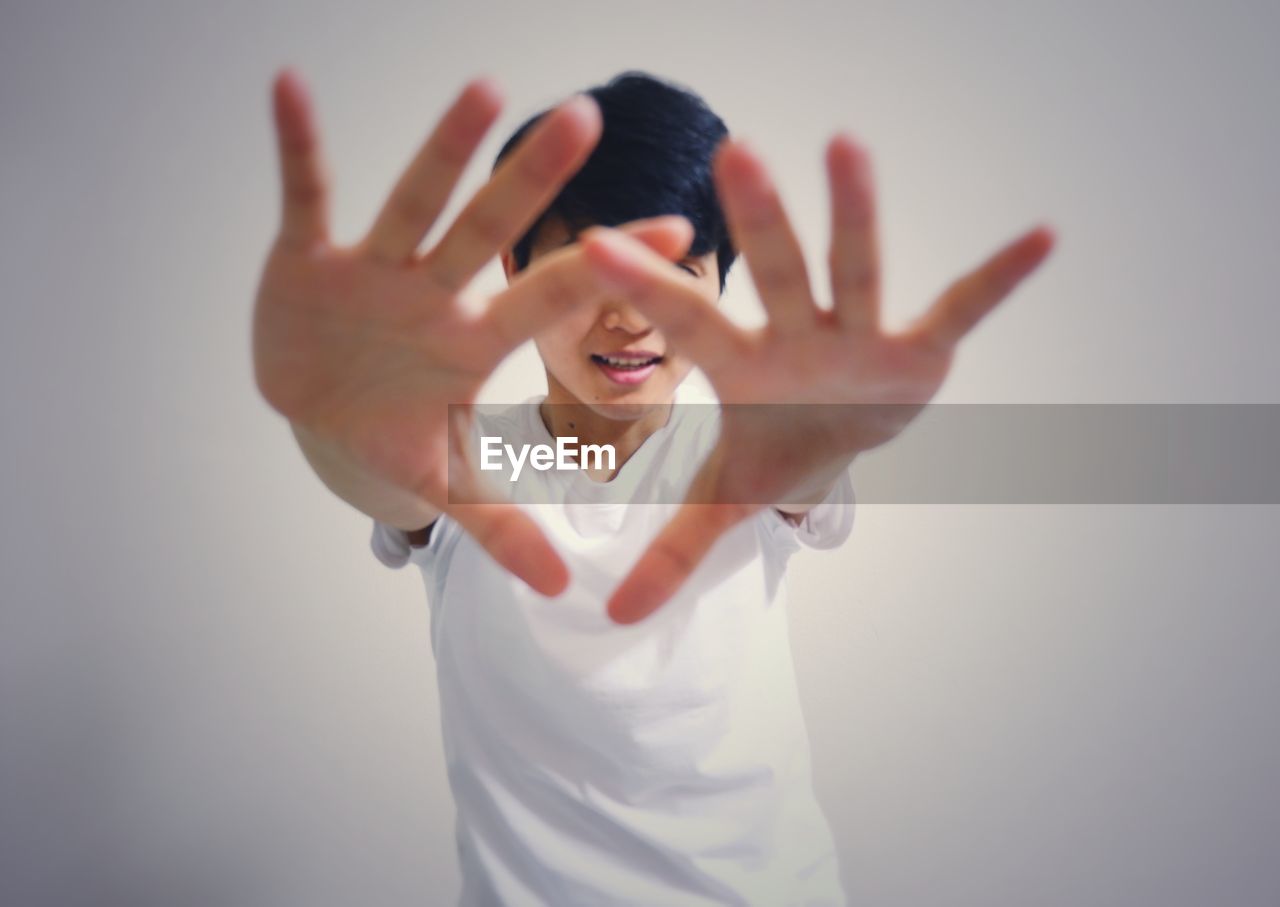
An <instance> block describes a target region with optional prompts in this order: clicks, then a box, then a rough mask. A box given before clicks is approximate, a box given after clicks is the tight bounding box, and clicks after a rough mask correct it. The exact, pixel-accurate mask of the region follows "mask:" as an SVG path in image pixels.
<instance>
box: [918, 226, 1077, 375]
mask: <svg viewBox="0 0 1280 907" xmlns="http://www.w3.org/2000/svg"><path fill="white" fill-rule="evenodd" d="M1053 244H1054V234H1053V231H1052V230H1050V229H1049V228H1048V227H1036V228H1034V229H1032V230H1029V231H1028V232H1027V233H1024V234H1023V235H1022V236H1021V237H1019V238H1018V239H1016V240H1014V241H1013V242H1011V243H1009V244H1008V245H1007V246H1005V247H1004V248H1003V249H1001V250H1000V251H998V252H997V253H996V254H995V255H993V256H991V257H990V258H989V259H987V261H986V262H984V263H983V264H982V265H981V266H980V267H978V268H977V269H975V270H974V271H971V272H970V273H969V274H966V275H965V276H964V277H961V278H960V279H959V280H957V281H956V282H955V283H953V284H952V285H951V286H950V287H948V288H947V290H946V292H944V293H943V294H942V296H941V297H939V299H938V301H937V302H935V303H934V304H933V306H932V307H930V309H929V310H928V311H927V312H925V314H924V315H922V316H921V317H920V318H918V319H916V321H915V322H913V324H912V325H911V326H910V327H908V329H907V330H906V331H905V332H904V333H905V334H906V335H907V336H908V337H910V338H913V339H914V340H916V341H917V342H919V343H923V344H925V345H927V346H930V347H933V348H935V349H938V350H941V351H944V352H949V351H950V350H952V349H954V347H955V346H956V344H957V343H959V342H960V339H961V338H962V337H964V335H965V334H967V333H969V331H970V330H972V329H973V327H974V325H976V324H977V323H978V322H979V321H981V320H982V318H983V317H984V316H985V315H986V314H987V313H988V312H990V311H991V310H992V309H994V308H995V307H996V305H998V304H999V303H1000V301H1001V300H1002V299H1004V298H1005V297H1006V296H1008V295H1009V293H1010V292H1012V291H1013V288H1014V287H1016V286H1017V285H1018V283H1019V282H1021V281H1022V279H1023V278H1025V277H1026V276H1027V275H1028V274H1030V273H1031V272H1032V271H1034V270H1035V269H1036V268H1037V267H1038V266H1039V265H1040V263H1041V262H1043V261H1044V260H1045V258H1046V257H1047V256H1048V255H1049V252H1050V251H1051V250H1052V249H1053Z"/></svg>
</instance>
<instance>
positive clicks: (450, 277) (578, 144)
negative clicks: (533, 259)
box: [425, 95, 603, 291]
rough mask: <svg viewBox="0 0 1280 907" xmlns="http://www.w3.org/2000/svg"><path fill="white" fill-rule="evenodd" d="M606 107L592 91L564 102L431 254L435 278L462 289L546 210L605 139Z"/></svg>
mask: <svg viewBox="0 0 1280 907" xmlns="http://www.w3.org/2000/svg"><path fill="white" fill-rule="evenodd" d="M602 128H603V127H602V121H601V116H600V108H599V107H597V106H596V103H595V101H594V100H592V99H591V97H590V96H588V95H578V96H576V97H574V98H572V99H571V100H569V101H566V102H565V103H564V104H561V105H560V106H559V107H558V108H556V109H555V110H554V111H552V112H551V113H549V114H547V116H546V117H545V118H544V119H543V120H541V121H540V122H539V123H538V124H537V125H536V126H535V127H534V128H533V130H532V131H531V133H530V134H529V135H528V136H527V137H526V138H525V139H523V140H522V141H521V143H520V147H518V148H516V149H515V151H513V152H512V153H511V156H510V157H508V158H506V159H505V160H503V162H502V163H501V164H500V165H499V166H498V169H497V171H496V172H495V173H494V175H493V177H492V178H491V179H490V180H489V182H487V183H486V184H485V185H484V186H483V187H482V188H481V189H480V191H479V192H477V193H476V195H475V197H474V198H472V199H471V201H470V203H468V205H467V206H466V208H465V209H463V211H462V213H461V214H460V215H459V216H458V219H457V220H456V221H455V222H454V223H453V225H452V226H451V227H450V228H449V230H448V231H447V232H446V233H445V235H444V236H443V237H442V238H441V239H440V242H439V243H438V244H437V245H436V246H435V248H433V249H432V250H431V251H430V252H428V253H427V255H426V256H425V263H426V267H427V269H428V271H429V272H430V273H431V275H432V277H433V278H435V280H436V281H437V282H438V283H440V284H441V285H443V286H445V287H448V288H449V289H451V290H455V291H456V290H460V289H461V288H462V287H463V286H465V285H466V284H467V282H468V281H470V280H471V278H472V277H474V276H475V275H476V273H477V272H478V271H479V270H480V269H481V268H482V267H483V266H484V265H485V263H486V262H488V261H489V260H490V259H492V258H493V257H494V256H496V255H497V254H498V253H499V252H500V251H501V250H502V249H503V248H504V247H506V246H508V245H510V244H511V243H512V242H514V241H515V240H516V239H517V238H518V237H519V236H520V234H521V233H522V232H524V231H525V230H526V229H528V227H529V225H530V224H531V223H533V221H534V220H535V219H536V218H537V216H538V215H539V214H541V213H542V211H543V209H544V208H546V206H547V205H548V204H549V203H550V202H551V200H552V199H553V198H555V195H556V193H557V192H559V191H560V188H561V187H562V186H563V185H564V184H565V183H566V182H568V180H569V178H570V177H571V176H572V175H573V174H574V173H575V172H576V171H577V169H578V168H579V167H580V166H582V163H583V161H585V160H586V159H587V155H588V154H590V152H591V149H592V148H593V147H595V144H596V142H597V141H598V140H599V138H600V131H601V129H602Z"/></svg>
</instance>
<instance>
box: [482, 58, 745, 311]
mask: <svg viewBox="0 0 1280 907" xmlns="http://www.w3.org/2000/svg"><path fill="white" fill-rule="evenodd" d="M584 93H585V94H588V95H590V96H591V97H592V98H593V99H594V100H595V102H596V103H597V104H598V105H599V107H600V113H601V115H602V119H603V121H604V128H603V131H602V134H601V136H600V141H599V143H598V144H597V145H596V146H595V148H594V149H592V151H591V154H590V155H589V156H588V158H587V160H586V162H585V163H584V164H583V165H582V167H581V168H580V169H579V170H578V172H577V173H575V174H574V175H573V177H572V178H571V179H570V180H569V181H568V183H566V184H565V185H564V187H563V188H562V189H561V190H560V193H559V194H558V195H557V196H556V197H555V199H554V200H553V201H552V202H551V204H550V205H548V206H547V208H546V210H545V211H543V212H542V213H541V214H540V215H539V216H538V219H537V220H536V221H534V223H533V224H532V225H531V226H530V227H529V229H528V230H527V231H526V232H525V234H524V235H523V236H521V237H520V239H519V240H517V241H516V243H515V245H514V246H513V247H512V254H513V256H514V258H515V265H516V270H523V269H524V268H525V267H527V266H528V264H529V257H530V255H531V253H532V250H533V243H534V239H535V238H536V237H537V235H538V230H539V229H540V228H541V227H542V225H543V224H544V223H546V221H547V220H549V219H551V218H552V217H559V218H560V219H562V220H563V221H564V223H565V225H566V226H567V227H568V228H569V230H570V232H571V233H576V232H577V231H578V230H582V229H585V228H586V227H589V226H593V225H596V224H599V225H601V226H606V227H616V226H618V225H619V224H623V223H626V222H627V221H632V220H638V219H640V218H645V217H656V216H658V215H661V214H680V215H683V216H684V217H686V218H687V219H688V220H689V222H690V223H691V224H692V225H693V231H694V238H693V243H692V245H691V246H690V247H689V255H691V256H700V255H706V254H707V253H708V252H711V251H713V250H714V251H715V252H716V253H717V256H716V257H717V260H718V265H719V268H720V291H721V292H722V293H723V292H724V283H725V277H726V276H727V275H728V273H729V267H730V265H732V264H733V261H734V259H735V258H736V257H737V254H738V253H737V250H736V249H735V248H734V247H733V241H732V239H731V238H730V236H729V227H728V225H727V224H726V223H725V219H724V212H723V211H722V210H721V209H720V202H719V200H718V199H717V198H716V191H715V184H714V182H713V180H712V176H711V159H712V157H713V155H714V154H715V150H716V147H717V146H718V145H719V144H720V142H721V140H722V139H723V138H724V137H725V136H726V135H728V132H729V131H728V129H727V128H726V127H725V124H724V121H722V120H721V119H720V117H719V116H717V115H716V114H715V112H714V111H712V110H711V108H710V107H708V106H707V104H706V102H705V101H703V100H702V98H700V97H699V96H698V95H696V94H694V93H693V92H692V91H690V90H689V89H687V88H685V87H683V86H680V85H676V84H673V83H671V82H666V81H663V80H662V79H658V78H655V77H654V76H651V75H649V74H648V73H645V72H640V71H638V70H629V71H627V72H624V73H621V74H620V75H617V76H615V77H614V78H613V79H611V80H610V81H609V82H608V84H605V85H598V86H596V87H594V88H589V89H587V90H586V92H584ZM549 112H550V111H547V110H544V111H542V113H539V114H536V115H534V116H532V117H530V118H529V119H528V120H527V121H525V123H524V124H523V125H522V126H521V127H520V128H519V129H517V130H516V131H515V133H514V134H513V135H512V136H511V138H509V139H507V142H506V144H505V145H503V146H502V150H501V151H499V152H498V157H497V160H495V161H494V165H493V167H494V169H495V170H496V169H497V168H498V165H499V164H500V163H502V161H503V159H504V158H505V157H506V156H507V154H509V153H510V152H511V151H512V150H513V149H514V148H515V147H516V145H517V144H518V143H519V142H520V140H521V139H522V138H523V137H524V135H525V134H526V133H527V132H528V131H529V129H530V128H531V127H533V125H534V124H535V123H537V122H538V121H539V120H540V119H542V117H544V116H546V114H547V113H549Z"/></svg>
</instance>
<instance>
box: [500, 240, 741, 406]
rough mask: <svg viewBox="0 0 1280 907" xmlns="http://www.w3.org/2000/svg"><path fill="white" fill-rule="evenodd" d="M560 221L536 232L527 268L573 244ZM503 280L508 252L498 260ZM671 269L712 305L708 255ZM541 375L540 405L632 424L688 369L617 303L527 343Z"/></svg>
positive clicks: (671, 393) (667, 397) (716, 275)
mask: <svg viewBox="0 0 1280 907" xmlns="http://www.w3.org/2000/svg"><path fill="white" fill-rule="evenodd" d="M573 240H574V236H573V234H572V233H570V231H569V230H568V229H567V228H566V227H565V225H564V224H563V222H561V221H560V220H558V219H556V220H548V222H547V223H546V224H544V225H543V227H542V228H541V229H539V231H538V235H537V237H536V240H535V243H534V246H533V249H532V252H531V254H530V264H531V265H532V264H533V262H535V261H537V260H538V258H539V256H542V255H545V254H547V253H549V252H552V251H554V250H556V249H559V248H560V247H562V246H564V245H567V244H569V243H571V242H573ZM503 265H504V266H505V267H506V270H507V278H508V280H511V279H512V278H513V277H516V278H518V275H515V274H514V273H513V260H512V256H511V254H510V253H507V254H506V255H504V256H503ZM671 267H672V268H676V269H678V271H677V273H678V274H679V275H680V276H681V277H682V278H683V279H685V280H688V282H689V285H690V286H691V287H693V288H695V289H696V290H697V291H698V292H699V293H700V294H701V295H702V296H703V297H704V298H705V299H706V300H707V302H708V303H710V304H711V305H715V304H716V303H717V302H718V301H719V298H720V271H719V269H718V267H717V256H716V253H715V252H714V251H712V252H708V253H707V254H706V255H701V256H691V257H688V258H685V259H682V260H681V261H679V262H672V263H671ZM533 339H534V343H535V344H536V346H537V348H538V354H539V355H540V356H541V357H542V363H543V365H544V366H545V367H546V370H547V402H549V403H579V404H584V405H586V406H588V407H590V408H591V409H592V410H593V411H595V412H597V413H599V414H600V415H602V416H604V417H606V418H611V419H632V418H638V417H640V416H642V415H644V413H646V412H648V411H650V410H652V409H654V408H656V407H660V406H665V405H666V404H668V403H670V402H671V401H672V400H673V399H674V397H675V392H676V387H677V386H678V385H679V384H680V382H681V381H683V380H684V379H685V378H686V377H687V376H688V374H689V372H690V371H692V369H693V363H692V362H691V361H690V360H688V359H686V358H685V357H684V356H682V355H681V354H680V353H679V351H677V350H673V349H672V348H671V347H670V346H669V345H668V343H667V341H666V338H665V337H663V335H662V333H661V332H660V331H659V330H658V329H657V327H655V326H654V325H653V324H651V323H650V322H649V321H648V320H647V319H646V318H645V317H644V316H643V315H642V314H641V313H640V312H639V311H638V310H637V309H636V308H635V307H634V306H632V305H630V304H629V303H627V302H625V301H623V300H621V299H606V300H604V301H602V302H599V303H596V304H594V305H584V306H581V307H579V308H577V309H576V310H575V311H573V312H571V313H570V314H569V315H567V316H565V317H564V318H562V319H561V320H560V321H558V322H557V323H555V324H554V325H552V326H550V327H549V328H547V329H546V330H545V331H543V332H541V333H539V334H538V335H536V336H535V337H534V338H533Z"/></svg>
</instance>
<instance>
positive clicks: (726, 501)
mask: <svg viewBox="0 0 1280 907" xmlns="http://www.w3.org/2000/svg"><path fill="white" fill-rule="evenodd" d="M827 169H828V176H829V179H830V185H831V198H832V207H831V226H832V238H831V248H830V254H829V256H828V262H829V265H830V282H831V288H832V295H833V303H832V306H831V307H830V308H829V309H823V308H821V307H819V306H818V305H817V304H816V303H815V301H814V293H813V291H812V289H811V288H810V285H809V277H808V274H807V273H806V269H805V265H804V258H803V255H802V254H801V250H800V246H799V243H798V241H797V239H796V236H795V233H794V231H793V230H792V228H791V226H790V224H789V222H788V220H787V218H786V215H785V213H784V212H783V210H782V205H781V202H780V200H779V199H778V196H777V193H776V191H775V190H774V188H773V186H772V183H771V181H770V179H769V177H768V174H767V173H766V172H765V169H764V167H763V164H762V163H761V162H760V161H759V159H758V158H757V157H756V156H755V155H754V154H753V153H752V152H751V151H750V150H749V149H748V148H747V147H746V146H745V145H744V144H742V143H740V142H733V141H729V142H726V144H725V146H724V147H722V148H721V150H720V152H719V154H718V155H717V159H716V182H717V190H718V193H719V196H720V199H721V201H722V203H723V205H724V209H725V214H726V218H727V220H728V223H729V228H730V232H731V234H732V236H733V238H734V241H735V245H736V246H737V248H738V249H740V250H741V251H742V253H743V257H744V258H745V259H746V261H747V264H748V267H749V268H750V270H751V274H752V277H753V279H754V281H755V284H756V288H757V290H758V291H759V294H760V299H761V302H762V303H763V304H764V307H765V309H766V311H767V313H768V315H769V323H768V325H767V326H766V327H765V328H763V329H761V330H759V331H756V332H746V331H743V330H742V329H740V328H738V327H737V326H735V325H734V324H732V323H731V322H730V321H729V320H728V319H727V318H726V317H725V316H724V315H723V314H722V313H721V312H720V311H719V310H718V309H717V308H716V307H714V306H710V305H707V304H706V303H705V301H703V300H701V299H699V298H697V297H695V296H693V295H692V294H690V293H689V292H688V291H687V289H685V288H682V287H681V286H679V284H678V283H676V282H675V281H673V280H672V279H671V278H670V276H669V275H668V274H666V273H665V272H664V270H663V269H661V268H660V267H659V265H658V263H657V262H656V261H655V260H654V256H652V255H651V254H648V253H647V252H646V251H645V250H643V249H641V248H639V247H637V246H636V244H635V243H633V242H631V241H629V240H627V239H626V238H625V237H621V236H618V235H615V234H612V233H610V232H608V231H604V230H597V231H594V232H593V233H591V234H590V235H588V236H587V237H585V241H586V243H587V248H588V251H589V253H590V254H592V255H594V256H596V257H597V258H598V259H599V260H601V261H602V262H608V263H610V264H611V266H612V267H611V269H610V272H609V273H610V274H617V275H618V277H617V278H615V280H616V287H617V289H618V290H619V291H620V292H622V293H624V294H626V295H627V296H628V297H629V298H630V299H631V301H632V302H633V303H634V304H635V305H636V306H637V308H639V309H641V310H642V311H644V312H645V313H646V314H647V315H648V316H649V317H651V318H652V319H653V320H654V321H655V322H656V323H657V324H658V326H659V327H660V328H661V329H662V330H663V331H664V332H665V333H666V334H667V335H668V337H669V338H670V341H671V343H672V345H673V346H678V347H680V348H682V349H684V350H685V351H686V352H687V353H688V355H689V356H690V357H691V358H692V359H693V360H694V361H695V362H696V363H697V364H698V365H700V366H701V367H702V369H703V371H704V372H705V374H706V376H707V378H708V380H709V381H710V382H711V384H712V387H713V388H715V390H716V393H717V396H718V397H719V399H720V402H721V404H722V406H723V420H722V430H721V437H720V439H719V442H718V443H717V446H716V448H715V450H714V451H713V452H712V453H711V455H710V456H709V457H708V459H707V462H706V463H705V464H704V465H703V466H702V468H701V469H700V471H699V473H698V475H697V477H696V478H695V480H694V482H693V485H692V487H691V489H690V492H689V495H688V497H687V498H686V502H685V506H683V507H682V508H681V509H680V510H679V511H678V512H677V514H676V516H675V517H674V518H673V520H672V521H671V523H670V524H669V525H668V526H667V527H666V528H664V529H663V531H662V532H660V533H659V535H658V537H657V538H656V539H655V540H654V542H653V543H652V545H651V546H650V547H649V549H648V550H647V551H646V552H645V553H644V554H643V555H642V556H641V558H640V560H639V561H638V562H637V564H636V565H635V567H634V568H633V569H632V571H631V573H630V574H629V575H628V576H627V577H626V579H624V581H623V583H622V584H621V586H620V587H619V588H618V589H617V590H616V591H615V593H614V595H613V597H612V598H611V600H610V602H609V606H608V607H609V613H610V614H611V615H612V616H613V617H614V618H615V619H616V620H618V621H620V622H632V621H636V620H640V619H642V618H643V617H645V616H646V615H648V614H649V613H651V612H652V611H653V610H655V609H656V608H658V607H659V606H660V605H661V604H662V603H664V602H665V601H667V600H668V599H669V598H670V596H671V595H672V594H674V592H675V591H676V590H677V589H678V588H679V587H680V586H681V585H682V584H683V583H684V581H685V580H686V579H687V578H688V576H689V574H690V573H691V572H692V571H693V569H694V568H695V567H696V566H697V565H698V563H699V562H700V561H701V559H702V558H703V557H704V556H705V554H706V553H707V551H708V550H709V549H710V547H711V545H712V544H713V543H714V542H715V540H716V539H717V538H718V537H719V536H720V535H721V534H723V533H724V532H725V531H727V530H728V529H729V528H730V527H732V526H733V525H734V524H735V523H737V522H739V521H741V520H742V519H744V518H746V517H747V516H749V515H750V514H751V513H752V512H754V511H755V510H758V509H759V508H760V506H762V505H764V504H766V503H773V502H780V501H782V500H783V499H784V496H785V495H786V494H787V493H788V492H792V491H795V490H796V489H797V488H798V487H802V486H803V485H804V484H805V481H806V480H809V481H813V480H815V479H830V478H831V477H832V476H833V475H834V474H835V473H836V472H838V471H839V470H840V469H842V468H844V467H846V466H847V464H848V463H849V462H850V461H852V459H853V458H854V457H856V456H857V455H858V454H859V453H860V452H862V451H866V450H869V449H871V448H873V447H877V446H879V445H881V444H884V443H885V442H887V441H889V440H890V439H892V438H893V437H894V436H896V435H897V434H898V433H900V432H901V431H902V430H903V429H904V428H905V427H906V425H907V424H908V423H909V422H910V421H911V419H913V418H914V417H915V416H916V415H917V414H918V413H919V411H920V410H921V409H922V408H923V407H924V406H925V404H927V403H928V402H929V400H931V399H932V398H933V397H934V395H935V394H936V393H937V391H938V389H939V388H940V387H941V385H942V382H943V381H944V380H945V378H946V375H947V373H948V371H949V369H950V365H951V361H952V359H953V356H954V351H955V348H956V345H957V344H958V342H959V340H960V339H961V338H962V337H964V335H965V334H967V333H968V332H969V331H970V330H972V328H973V327H974V326H975V325H976V324H977V323H978V322H979V321H980V320H981V319H982V318H983V317H984V316H985V315H986V314H987V313H988V312H990V311H991V310H992V309H993V308H994V307H995V306H996V305H997V304H998V303H999V302H1000V301H1001V300H1002V299H1004V298H1005V297H1006V296H1007V295H1008V294H1009V293H1010V292H1011V291H1012V290H1013V288H1014V287H1015V286H1016V285H1017V284H1018V283H1019V282H1020V281H1021V280H1022V279H1023V278H1024V277H1026V276H1027V275H1028V274H1029V273H1031V271H1033V270H1034V269H1035V268H1036V267H1037V266H1039V264H1040V263H1041V262H1042V261H1043V260H1044V258H1045V257H1046V256H1047V255H1048V253H1049V251H1050V249H1051V248H1052V244H1053V235H1052V233H1051V232H1050V231H1049V230H1047V229H1046V228H1038V229H1034V230H1031V231H1028V232H1027V233H1025V234H1023V235H1022V236H1021V237H1019V238H1018V239H1017V240H1015V241H1013V242H1011V243H1009V244H1008V245H1006V246H1005V247H1004V248H1003V249H1001V250H1000V251H999V252H997V253H996V254H995V255H993V256H991V257H990V258H989V259H988V260H987V261H986V262H984V263H983V264H982V265H981V266H980V267H978V268H977V269H975V270H974V271H972V272H971V273H969V274H967V275H965V276H963V277H961V278H960V279H959V280H957V281H955V282H954V283H953V284H952V285H951V286H950V287H949V288H948V289H947V290H946V291H945V292H944V293H943V294H942V296H941V297H940V298H939V299H938V300H937V301H936V302H935V303H934V304H933V306H931V307H930V309H929V310H928V311H927V312H925V313H924V314H923V315H922V316H920V317H919V318H917V319H916V321H914V322H913V323H912V324H911V325H909V326H908V327H907V328H906V329H905V330H903V331H901V332H898V333H887V332H885V331H884V330H882V328H881V325H880V299H879V287H880V284H881V279H880V267H879V253H878V248H877V240H876V232H875V212H874V196H873V192H872V187H871V178H870V169H869V164H868V161H867V158H866V154H865V152H864V151H863V150H862V149H861V148H860V147H859V146H858V145H857V144H856V143H854V142H853V141H852V140H851V139H849V138H847V137H845V136H837V137H836V138H835V139H834V140H833V141H832V143H831V144H830V146H829V147H828V152H827ZM757 404H761V405H757ZM770 404H784V405H782V406H777V405H770ZM704 505H714V506H704Z"/></svg>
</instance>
